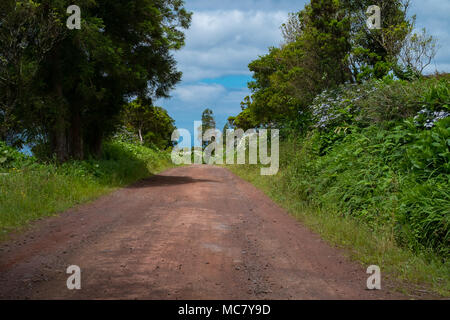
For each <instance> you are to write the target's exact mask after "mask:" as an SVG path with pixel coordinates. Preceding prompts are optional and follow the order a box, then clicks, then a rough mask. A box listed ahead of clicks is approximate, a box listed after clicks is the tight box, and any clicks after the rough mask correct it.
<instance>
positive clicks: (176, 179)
mask: <svg viewBox="0 0 450 320" xmlns="http://www.w3.org/2000/svg"><path fill="white" fill-rule="evenodd" d="M202 182H211V183H218V181H215V180H207V179H194V178H191V177H183V176H163V175H155V176H153V177H150V178H148V179H144V180H141V181H139V182H137V183H135V184H133V185H131V186H129V187H128V188H130V189H138V188H148V187H164V186H177V185H183V184H194V183H202Z"/></svg>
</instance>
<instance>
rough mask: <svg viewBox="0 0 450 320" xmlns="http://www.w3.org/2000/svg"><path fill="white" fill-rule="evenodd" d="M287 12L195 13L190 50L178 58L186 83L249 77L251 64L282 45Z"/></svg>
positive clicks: (187, 41)
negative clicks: (223, 77) (271, 48)
mask: <svg viewBox="0 0 450 320" xmlns="http://www.w3.org/2000/svg"><path fill="white" fill-rule="evenodd" d="M287 14H288V12H287V11H274V12H263V11H240V10H215V11H202V12H195V13H194V16H193V21H192V26H191V28H190V29H189V30H188V31H187V33H186V47H185V48H184V49H182V50H181V51H180V52H178V53H177V54H176V58H177V60H178V62H179V68H180V70H181V71H183V74H184V75H183V80H184V81H187V82H192V81H198V80H201V79H204V78H217V77H221V76H225V75H249V74H250V73H249V71H248V68H247V66H248V64H249V63H250V62H251V61H252V60H254V59H256V58H257V57H258V55H262V54H264V53H266V52H267V48H268V47H269V46H276V45H279V44H280V42H281V33H280V29H279V27H280V26H281V24H282V23H283V22H284V21H285V20H286V18H287Z"/></svg>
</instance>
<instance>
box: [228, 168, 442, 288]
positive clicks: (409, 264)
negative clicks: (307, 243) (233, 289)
mask: <svg viewBox="0 0 450 320" xmlns="http://www.w3.org/2000/svg"><path fill="white" fill-rule="evenodd" d="M227 168H228V169H230V170H231V171H232V172H234V173H235V174H237V175H238V176H240V177H242V178H243V179H244V180H247V181H249V182H251V183H252V184H254V185H255V186H256V187H258V188H260V189H261V190H263V191H264V192H265V193H266V194H267V195H268V196H269V197H271V198H272V199H273V200H274V201H275V202H276V203H278V204H279V205H280V206H281V207H283V208H285V209H286V210H288V211H289V212H290V213H291V214H292V215H294V216H295V217H296V218H297V219H299V220H300V221H301V222H302V223H303V224H304V225H306V226H308V227H309V228H310V229H311V230H313V231H315V232H317V233H318V234H320V235H321V236H322V238H323V239H324V240H326V241H328V242H329V243H331V244H333V245H337V246H339V247H341V248H344V249H346V251H347V252H348V253H349V256H350V257H351V258H352V259H354V260H356V261H359V262H361V263H362V264H363V265H365V266H369V265H379V266H380V267H381V269H382V272H383V274H384V276H385V277H386V276H388V277H389V278H391V279H393V280H399V281H400V282H399V287H398V289H399V290H400V291H405V292H408V291H409V290H410V289H412V288H411V285H413V287H414V289H417V288H416V287H419V289H420V290H424V289H425V291H428V292H430V293H434V294H436V293H437V294H439V295H442V296H445V297H449V296H450V277H449V270H450V269H449V264H448V262H445V261H443V260H442V259H441V258H440V257H438V256H435V255H434V254H433V253H430V252H428V253H413V252H412V251H411V250H409V249H406V248H402V247H399V246H398V245H397V243H396V241H395V239H394V237H393V234H392V233H391V232H389V231H388V230H382V229H378V230H376V231H374V229H373V228H369V227H368V226H367V225H366V224H364V223H361V221H359V220H358V219H356V218H354V217H352V216H345V215H342V213H341V212H340V211H339V210H332V209H330V208H327V209H325V208H323V209H321V207H319V206H317V205H314V204H312V203H311V202H308V201H305V200H303V199H301V198H300V197H298V196H296V195H295V193H293V192H288V191H287V190H286V189H285V188H284V187H283V186H284V185H286V181H287V180H292V175H291V173H288V170H284V169H283V168H281V170H280V172H279V174H278V175H277V176H261V175H260V170H259V168H258V167H256V166H228V167H227ZM404 281H405V282H404ZM406 281H407V283H406Z"/></svg>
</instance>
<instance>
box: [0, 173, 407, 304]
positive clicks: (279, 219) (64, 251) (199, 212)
mask: <svg viewBox="0 0 450 320" xmlns="http://www.w3.org/2000/svg"><path fill="white" fill-rule="evenodd" d="M70 265H78V266H79V267H80V268H81V283H82V289H81V290H78V291H77V290H75V291H69V290H68V289H67V286H66V280H67V277H68V276H69V275H67V274H66V269H67V267H68V266H70ZM367 277H368V275H366V274H365V268H364V267H363V266H361V265H359V264H356V263H353V262H350V261H349V260H348V259H347V258H345V256H344V255H343V254H342V252H341V251H340V250H338V249H335V248H332V247H330V246H329V245H328V244H326V243H325V242H324V241H322V240H321V239H320V237H318V236H317V235H315V234H313V233H312V232H310V231H308V230H307V229H306V228H305V227H303V226H301V225H300V224H299V223H298V222H296V220H295V219H294V218H292V217H291V216H289V215H288V213H286V212H285V211H284V210H282V209H280V208H279V207H278V206H276V205H275V204H274V203H273V202H272V201H271V200H270V199H269V198H267V197H266V196H265V195H264V194H263V193H262V192H260V191H258V190H257V189H256V188H254V187H253V186H252V185H250V184H249V183H247V182H244V181H242V180H241V179H239V178H238V177H236V176H235V175H233V174H232V173H230V172H229V171H227V170H226V169H223V168H216V167H209V166H192V167H183V168H176V169H171V170H169V171H166V172H165V173H163V174H161V175H158V176H155V177H153V178H150V179H148V180H145V181H142V182H140V183H137V184H135V185H133V186H130V187H128V188H125V189H121V190H119V191H117V192H115V193H113V194H111V195H109V196H105V197H103V198H101V199H99V200H97V201H95V202H93V203H90V204H87V205H83V206H80V207H78V208H75V209H72V210H69V211H67V212H65V213H63V214H62V215H60V216H58V217H53V218H50V219H44V220H41V221H38V222H37V223H35V224H34V225H33V227H32V228H31V230H29V231H27V232H26V233H24V234H17V235H14V236H13V237H12V239H11V240H9V241H8V242H7V243H4V244H2V245H0V298H2V299H5V298H13V299H18V298H19V299H24V298H27V299H28V298H29V299H57V298H60V299H390V298H402V297H401V296H399V294H397V293H395V292H392V290H390V289H389V283H387V282H383V290H381V291H368V290H366V280H367Z"/></svg>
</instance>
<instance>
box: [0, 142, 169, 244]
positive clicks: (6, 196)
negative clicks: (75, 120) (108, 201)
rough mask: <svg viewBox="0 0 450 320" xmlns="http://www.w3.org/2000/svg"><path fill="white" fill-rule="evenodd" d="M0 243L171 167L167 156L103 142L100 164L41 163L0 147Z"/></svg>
mask: <svg viewBox="0 0 450 320" xmlns="http://www.w3.org/2000/svg"><path fill="white" fill-rule="evenodd" d="M0 155H1V156H0V162H1V165H0V212H1V214H0V238H1V237H3V236H5V235H6V234H7V233H8V232H10V231H12V230H17V229H18V228H21V227H23V226H25V225H27V224H28V223H29V222H31V221H33V220H36V219H38V218H42V217H45V216H49V215H52V214H55V213H58V212H61V211H63V210H65V209H67V208H70V207H73V206H74V205H76V204H79V203H83V202H86V201H89V200H92V199H95V198H97V197H98V196H100V195H103V194H105V193H108V192H111V191H112V190H114V189H116V188H118V187H122V186H125V185H128V184H130V183H132V182H135V181H137V180H139V179H142V178H146V177H148V176H150V175H152V174H155V173H157V172H159V171H162V170H163V169H165V168H168V167H169V166H171V165H172V164H171V160H170V154H169V153H168V152H164V151H160V150H153V149H149V148H147V147H144V146H140V145H137V144H130V143H127V142H121V141H111V142H107V143H106V144H105V146H104V148H103V152H102V156H101V157H100V159H94V158H91V159H87V160H85V161H69V162H66V163H64V164H62V165H61V164H58V163H56V162H55V161H53V162H48V163H43V162H41V161H38V160H37V159H36V158H33V157H28V156H25V155H23V154H22V153H19V152H17V151H15V150H14V149H13V148H10V147H7V146H6V145H5V144H4V143H3V142H0Z"/></svg>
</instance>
